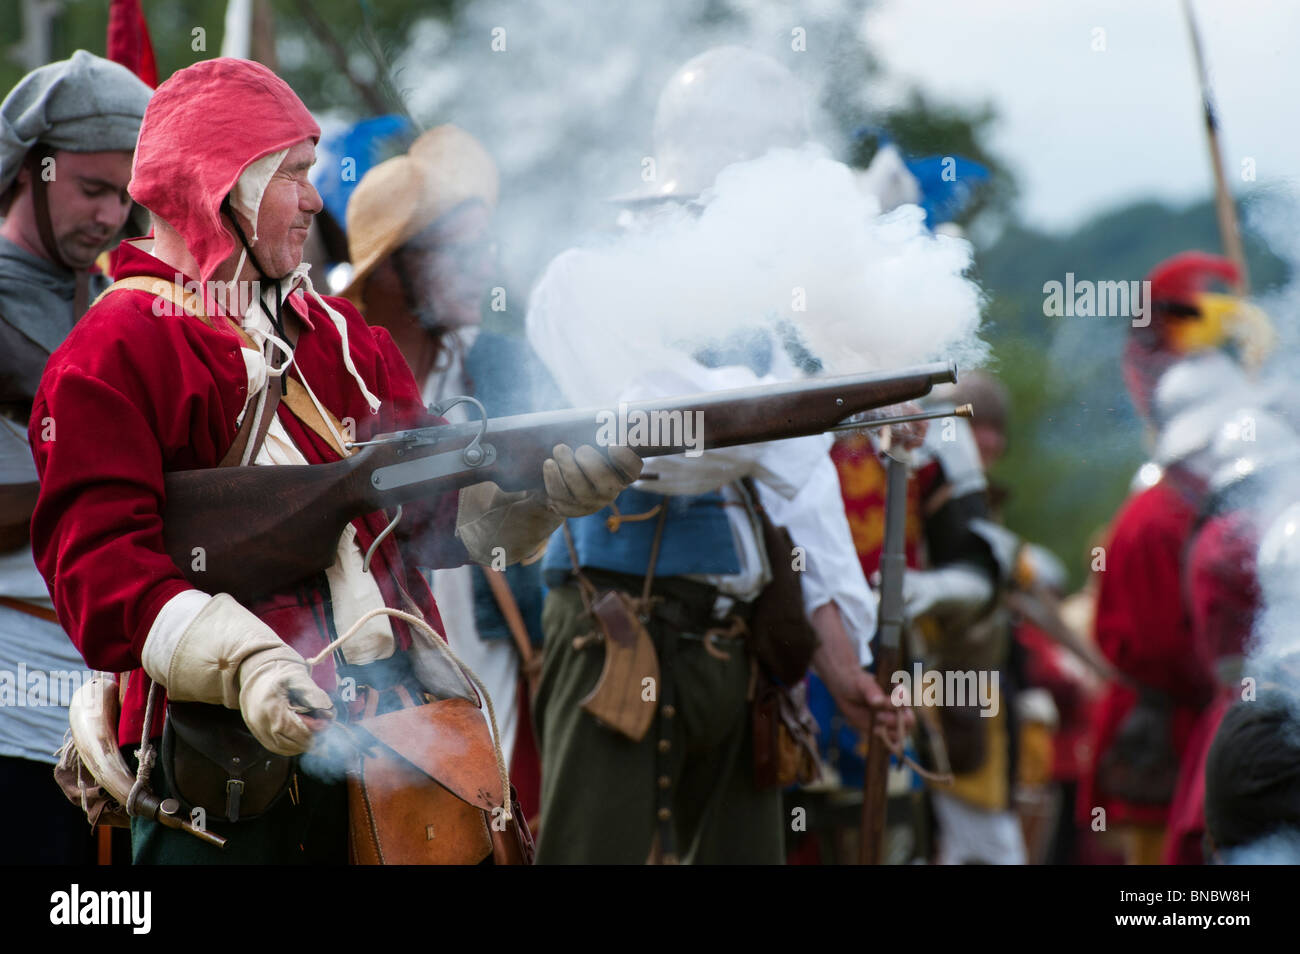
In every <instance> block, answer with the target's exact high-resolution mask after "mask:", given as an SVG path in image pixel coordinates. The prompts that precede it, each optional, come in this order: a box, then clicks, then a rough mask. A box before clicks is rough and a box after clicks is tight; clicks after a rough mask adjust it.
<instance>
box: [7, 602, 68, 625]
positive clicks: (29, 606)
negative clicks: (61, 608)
mask: <svg viewBox="0 0 1300 954" xmlns="http://www.w3.org/2000/svg"><path fill="white" fill-rule="evenodd" d="M0 606H3V607H4V608H5V609H11V610H14V611H16V612H19V613H26V614H27V615H28V616H35V617H36V618H37V619H43V620H45V622H47V623H57V622H58V621H59V617H58V615H57V614H56V613H55V612H54V610H52V609H47V608H46V607H44V606H37V605H36V604H35V603H28V602H27V601H26V600H16V599H14V598H13V597H12V596H0Z"/></svg>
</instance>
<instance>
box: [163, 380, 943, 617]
mask: <svg viewBox="0 0 1300 954" xmlns="http://www.w3.org/2000/svg"><path fill="white" fill-rule="evenodd" d="M956 379H957V369H956V367H955V365H953V364H952V363H951V362H947V363H935V364H927V365H920V366H917V367H912V368H906V369H904V370H902V371H898V372H892V373H886V372H872V373H867V374H852V375H840V376H835V377H820V378H812V379H809V380H806V381H801V382H797V383H789V384H778V385H760V386H755V387H748V388H736V389H732V390H727V391H715V392H711V393H707V394H695V395H689V396H685V397H678V398H671V399H665V400H655V401H640V402H636V403H626V404H620V405H618V407H617V408H588V409H585V410H564V411H545V412H541V413H535V414H519V415H515V416H512V417H499V418H488V417H487V412H486V410H485V409H484V408H483V406H482V405H481V404H479V402H478V401H476V400H475V399H473V398H456V399H454V401H453V402H448V403H444V404H443V405H442V407H441V408H439V409H437V410H438V411H439V412H444V411H446V410H448V409H449V407H450V406H451V404H452V403H455V402H464V403H469V404H472V405H475V406H477V407H478V409H479V411H480V414H481V415H482V417H481V419H480V420H477V421H470V422H466V423H459V424H439V425H435V426H429V427H418V428H413V429H410V430H405V431H399V432H396V433H392V434H382V435H379V436H377V437H375V438H373V439H371V440H368V441H359V442H357V443H356V444H354V445H353V446H354V447H355V448H356V449H357V450H356V453H354V454H352V455H351V456H350V457H347V458H344V459H343V460H338V461H333V462H330V463H325V464H312V465H298V466H294V465H287V466H276V467H222V468H212V469H205V470H189V471H175V472H172V473H169V474H167V475H166V478H165V493H166V499H165V502H164V504H163V508H162V521H163V537H164V543H165V546H166V549H167V552H168V554H170V555H171V558H172V560H173V561H174V562H175V563H176V566H177V568H178V569H179V570H180V571H181V573H182V574H183V575H184V576H185V577H186V578H187V579H188V580H190V582H192V583H193V584H194V585H195V586H197V587H198V588H200V589H202V590H205V591H207V592H209V593H219V592H225V593H230V594H231V595H232V596H234V597H235V598H236V599H239V600H242V601H247V600H251V599H255V598H257V597H258V596H261V595H264V594H266V593H270V592H274V591H276V590H279V589H282V588H284V587H286V586H290V585H292V584H294V583H296V582H298V581H299V580H302V579H304V578H306V577H308V576H311V575H313V574H315V573H319V572H321V571H323V570H325V569H327V568H328V567H330V566H331V565H332V564H333V563H334V560H335V558H336V548H337V545H338V539H339V536H340V534H341V533H342V532H343V529H344V528H345V527H346V526H347V524H348V523H349V522H350V521H352V520H355V519H356V518H358V517H361V516H364V515H365V514H368V513H373V512H375V511H379V510H385V509H388V508H391V507H395V506H397V505H400V504H403V503H406V502H408V501H412V500H416V499H419V498H432V497H437V496H439V495H441V494H444V493H446V492H448V491H451V490H456V489H458V488H461V487H464V486H467V485H469V484H475V483H478V482H480V481H488V480H490V481H493V482H494V483H496V484H497V485H498V486H499V487H501V489H502V490H506V491H514V490H524V489H531V488H536V487H539V486H540V485H541V465H542V462H543V461H544V460H546V459H547V458H548V457H550V456H551V454H552V453H553V449H554V447H555V445H557V444H561V443H563V444H568V445H569V446H570V447H575V448H576V447H577V446H578V445H580V444H591V445H593V446H601V445H608V444H616V443H624V444H626V446H628V447H629V449H631V450H633V451H634V452H635V453H636V454H637V455H639V456H640V457H643V458H644V457H654V456H660V455H666V454H681V453H687V454H693V453H695V452H698V451H701V450H708V449H713V448H719V447H732V446H735V445H738V444H755V443H761V442H765V441H775V440H782V439H785V438H792V437H806V436H809V435H813V434H820V433H822V432H824V431H826V430H827V429H829V428H832V427H834V426H835V425H836V424H838V423H840V422H841V421H843V420H845V418H848V417H850V416H851V415H854V414H858V413H860V412H862V411H868V410H873V409H876V408H881V407H887V406H889V405H891V404H898V403H900V402H903V401H910V400H913V399H915V398H919V397H922V396H924V395H926V394H928V393H929V392H930V390H931V388H933V387H934V385H936V384H942V383H946V382H953V381H956ZM656 422H657V426H654V427H651V426H649V425H653V424H655V423H656ZM638 423H640V424H642V425H643V427H642V429H641V430H640V431H639V432H638V431H637V429H636V425H637V424H638ZM656 432H657V433H656ZM638 433H639V434H640V436H641V438H642V439H641V440H637V439H635V438H637V436H638ZM647 433H648V436H649V438H650V440H648V441H647V440H645V439H644V438H646V436H647Z"/></svg>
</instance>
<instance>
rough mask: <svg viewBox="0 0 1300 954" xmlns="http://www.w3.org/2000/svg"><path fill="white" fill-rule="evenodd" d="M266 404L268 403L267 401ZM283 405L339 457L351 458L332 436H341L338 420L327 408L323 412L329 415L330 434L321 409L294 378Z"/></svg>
mask: <svg viewBox="0 0 1300 954" xmlns="http://www.w3.org/2000/svg"><path fill="white" fill-rule="evenodd" d="M271 390H272V391H277V392H278V391H279V390H280V389H279V388H272V389H271ZM267 403H270V402H269V401H268V402H267ZM284 404H285V407H287V408H288V409H289V410H290V411H292V412H293V416H294V417H296V418H297V419H298V420H300V421H302V422H303V424H305V425H307V427H308V428H309V429H310V430H312V431H314V432H315V433H316V434H318V435H319V436H320V438H321V440H323V441H324V442H325V443H326V444H328V445H329V446H330V447H331V448H332V449H333V451H334V453H336V454H338V455H339V457H349V456H351V451H349V450H348V449H347V448H345V447H342V446H340V445H339V441H338V438H336V437H335V436H334V434H336V433H337V434H339V435H342V434H343V425H342V424H341V423H340V422H339V419H338V418H337V417H335V416H334V415H333V414H331V413H330V409H329V408H324V411H325V413H326V414H327V415H329V424H332V425H333V426H334V432H333V433H331V432H330V428H329V425H327V424H326V422H325V418H323V417H322V416H321V409H320V408H317V407H316V402H315V401H313V400H312V399H311V395H310V394H308V393H307V389H306V388H305V387H303V386H302V385H301V384H300V383H298V380H297V379H296V378H293V377H290V378H289V381H288V388H287V390H286V391H285V395H284Z"/></svg>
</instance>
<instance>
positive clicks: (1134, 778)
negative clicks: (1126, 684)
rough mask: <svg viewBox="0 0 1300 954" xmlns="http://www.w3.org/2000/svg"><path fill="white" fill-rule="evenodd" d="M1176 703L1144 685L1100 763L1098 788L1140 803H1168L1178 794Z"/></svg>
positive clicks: (1108, 793) (1106, 793)
mask: <svg viewBox="0 0 1300 954" xmlns="http://www.w3.org/2000/svg"><path fill="white" fill-rule="evenodd" d="M1172 720H1173V703H1172V701H1171V700H1170V699H1169V697H1168V696H1166V695H1165V694H1164V693H1160V692H1155V691H1153V690H1146V689H1143V690H1141V691H1139V693H1138V700H1137V702H1136V703H1134V705H1133V708H1132V709H1130V710H1129V712H1128V715H1126V716H1125V717H1124V721H1123V722H1121V723H1120V725H1119V731H1118V732H1117V733H1116V735H1115V739H1114V741H1113V742H1112V743H1111V745H1110V748H1108V749H1107V750H1106V752H1105V754H1104V755H1103V756H1102V757H1101V759H1100V760H1099V761H1098V763H1097V788H1098V790H1099V791H1100V792H1101V793H1102V794H1104V795H1109V796H1111V797H1113V798H1120V799H1123V800H1124V801H1128V802H1133V803H1135V804H1138V805H1165V804H1168V803H1169V802H1170V801H1171V800H1172V799H1173V797H1174V787H1175V784H1176V783H1177V781H1178V759H1177V757H1176V756H1175V755H1174V744H1173V737H1172V726H1171V722H1172Z"/></svg>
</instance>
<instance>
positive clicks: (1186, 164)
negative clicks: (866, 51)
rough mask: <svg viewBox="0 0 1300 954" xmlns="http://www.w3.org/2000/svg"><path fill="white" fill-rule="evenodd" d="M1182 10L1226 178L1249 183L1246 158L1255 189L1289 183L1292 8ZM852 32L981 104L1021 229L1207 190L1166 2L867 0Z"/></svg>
mask: <svg viewBox="0 0 1300 954" xmlns="http://www.w3.org/2000/svg"><path fill="white" fill-rule="evenodd" d="M1194 5H1195V11H1196V14H1197V20H1198V23H1199V25H1200V31H1201V40H1202V44H1203V46H1204V51H1205V56H1206V59H1207V63H1208V66H1209V69H1210V71H1211V83H1212V86H1213V89H1214V94H1215V98H1216V100H1217V103H1218V112H1219V121H1220V126H1221V133H1220V135H1221V141H1222V148H1223V155H1224V163H1225V166H1226V169H1227V174H1228V177H1229V181H1230V182H1231V183H1233V186H1234V188H1235V189H1236V190H1242V189H1246V188H1249V187H1250V186H1251V185H1253V184H1252V183H1244V182H1243V181H1242V178H1241V169H1242V160H1243V159H1245V158H1251V159H1253V160H1254V162H1255V168H1256V174H1257V176H1258V179H1259V181H1260V183H1266V182H1273V183H1277V182H1279V181H1286V182H1289V183H1290V184H1292V185H1296V184H1297V183H1300V131H1298V130H1300V3H1297V2H1294V0H1194ZM1097 29H1100V30H1103V31H1104V35H1103V34H1098V33H1096V32H1095V31H1096V30H1097ZM864 34H865V37H866V39H867V41H868V42H869V43H870V44H871V47H872V48H873V49H874V50H875V51H876V53H877V54H878V55H879V56H880V57H881V58H882V59H883V60H884V61H885V63H886V65H887V67H888V68H889V72H890V73H891V76H892V77H893V78H895V79H907V80H911V81H914V82H916V83H917V84H919V85H920V86H921V87H923V88H924V89H926V90H927V91H932V92H934V93H936V94H941V95H942V96H943V97H944V98H945V99H949V100H955V101H958V102H975V101H978V100H980V99H989V100H991V101H992V102H993V103H994V105H995V106H996V108H997V110H998V112H999V115H1000V117H1001V121H1000V123H999V125H998V127H997V129H996V131H995V133H994V140H993V142H994V145H995V147H996V148H997V149H998V151H999V153H1000V154H1001V155H1002V156H1003V157H1004V158H1005V159H1006V160H1007V161H1008V162H1009V163H1010V164H1011V166H1012V167H1013V169H1014V171H1015V172H1016V174H1017V176H1018V180H1019V183H1020V187H1021V193H1022V195H1021V212H1022V213H1023V215H1024V218H1025V219H1026V220H1027V221H1028V222H1029V223H1030V224H1033V225H1037V226H1040V227H1046V228H1065V227H1069V226H1072V225H1074V224H1076V223H1078V222H1080V221H1082V220H1083V219H1086V218H1088V217H1090V216H1091V215H1093V214H1095V213H1097V212H1100V211H1102V210H1104V209H1106V208H1109V207H1112V206H1115V205H1119V204H1123V203H1125V202H1128V201H1130V200H1133V199H1137V198H1142V197H1148V196H1155V197H1159V198H1163V199H1166V200H1170V201H1174V202H1186V201H1189V200H1193V199H1196V198H1200V197H1203V196H1208V195H1209V194H1210V193H1211V190H1212V188H1213V186H1212V180H1211V175H1210V166H1209V160H1208V157H1207V153H1206V146H1205V135H1204V131H1203V124H1202V119H1201V109H1200V98H1199V94H1198V92H1197V88H1196V77H1195V70H1194V67H1193V60H1192V53H1191V45H1190V43H1189V41H1188V36H1187V29H1186V25H1185V21H1184V19H1183V13H1182V2H1181V0H1073V2H1062V0H879V6H878V7H877V8H876V9H874V10H872V11H871V12H869V13H868V15H867V18H866V20H865V23H864ZM1100 39H1104V46H1105V48H1104V50H1099V51H1094V50H1093V46H1094V43H1095V42H1097V41H1098V40H1100ZM886 92H887V91H886Z"/></svg>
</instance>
